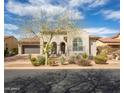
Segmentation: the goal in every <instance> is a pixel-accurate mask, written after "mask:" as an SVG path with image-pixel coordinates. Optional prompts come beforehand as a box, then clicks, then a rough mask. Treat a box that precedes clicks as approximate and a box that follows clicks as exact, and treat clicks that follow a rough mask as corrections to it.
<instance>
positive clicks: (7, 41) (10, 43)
mask: <svg viewBox="0 0 124 93" xmlns="http://www.w3.org/2000/svg"><path fill="white" fill-rule="evenodd" d="M14 48H18V40H17V39H16V38H15V37H14V36H4V50H5V49H8V50H9V51H10V50H12V49H14Z"/></svg>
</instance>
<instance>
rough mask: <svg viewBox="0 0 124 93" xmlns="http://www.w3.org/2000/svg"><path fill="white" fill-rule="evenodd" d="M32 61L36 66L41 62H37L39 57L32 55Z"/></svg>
mask: <svg viewBox="0 0 124 93" xmlns="http://www.w3.org/2000/svg"><path fill="white" fill-rule="evenodd" d="M31 63H32V64H33V65H34V66H39V65H40V64H39V63H38V62H37V59H36V58H35V57H32V58H31Z"/></svg>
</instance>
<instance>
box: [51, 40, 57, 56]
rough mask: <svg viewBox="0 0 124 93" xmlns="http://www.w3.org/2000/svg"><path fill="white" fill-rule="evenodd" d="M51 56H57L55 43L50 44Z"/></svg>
mask: <svg viewBox="0 0 124 93" xmlns="http://www.w3.org/2000/svg"><path fill="white" fill-rule="evenodd" d="M51 53H52V54H57V43H56V42H52V51H51Z"/></svg>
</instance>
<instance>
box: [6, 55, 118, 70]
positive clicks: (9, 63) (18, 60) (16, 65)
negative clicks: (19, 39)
mask: <svg viewBox="0 0 124 93" xmlns="http://www.w3.org/2000/svg"><path fill="white" fill-rule="evenodd" d="M4 65H5V69H119V67H120V61H116V60H108V61H107V64H96V63H95V62H94V61H93V60H91V65H92V66H80V65H77V64H67V65H62V64H60V63H59V65H58V66H50V65H48V66H45V65H41V66H33V65H32V64H31V62H30V60H29V58H28V55H16V56H13V57H6V58H5V63H4Z"/></svg>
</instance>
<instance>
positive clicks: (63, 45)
mask: <svg viewBox="0 0 124 93" xmlns="http://www.w3.org/2000/svg"><path fill="white" fill-rule="evenodd" d="M60 51H61V54H65V43H64V42H61V43H60Z"/></svg>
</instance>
